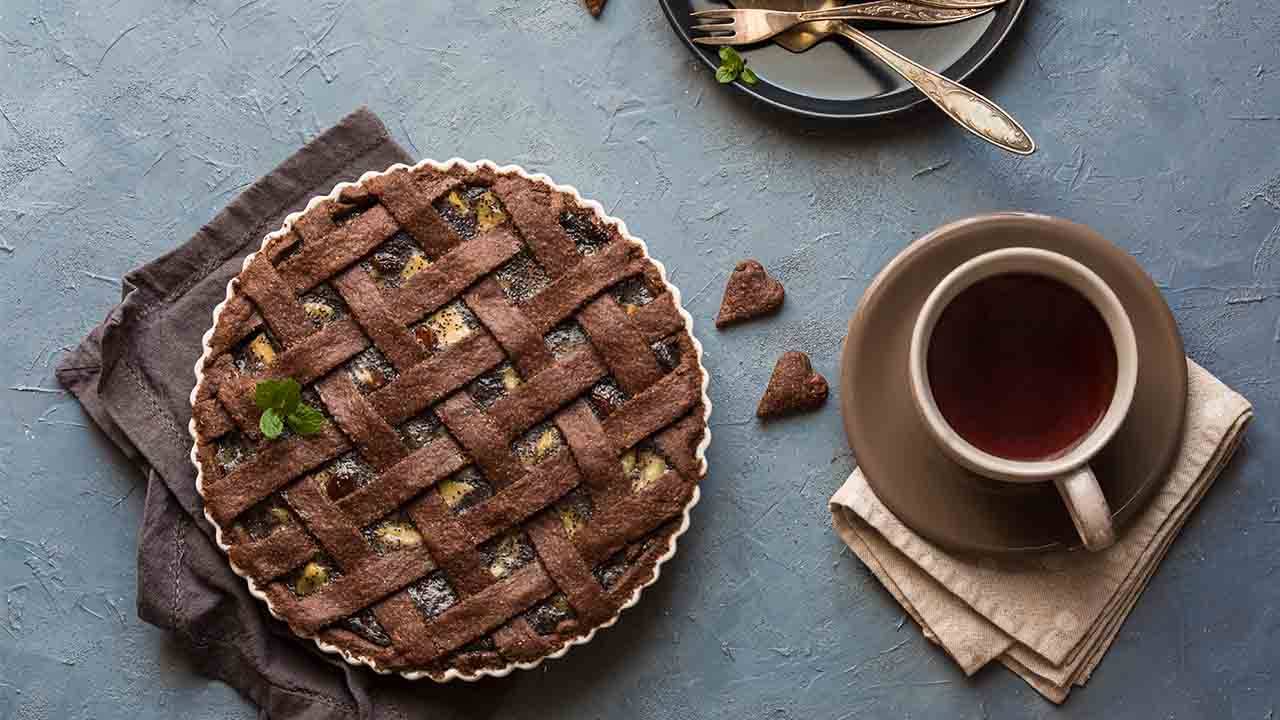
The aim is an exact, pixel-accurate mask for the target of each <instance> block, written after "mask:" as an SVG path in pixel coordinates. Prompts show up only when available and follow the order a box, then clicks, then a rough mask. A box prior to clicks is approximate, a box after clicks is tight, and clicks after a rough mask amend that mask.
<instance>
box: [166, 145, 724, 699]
mask: <svg viewBox="0 0 1280 720" xmlns="http://www.w3.org/2000/svg"><path fill="white" fill-rule="evenodd" d="M195 373H196V386H195V388H194V390H193V391H192V394H191V403H192V421H191V425H190V429H191V435H192V439H193V440H194V443H195V445H194V447H193V449H192V453H191V458H192V462H193V463H194V464H195V466H196V469H197V480H196V483H197V488H198V490H199V492H200V495H201V497H202V498H203V499H204V504H205V516H206V517H207V518H208V519H209V521H210V522H211V523H212V524H213V526H214V527H215V529H216V530H217V540H218V544H219V546H220V547H221V548H222V549H223V551H224V552H226V553H227V555H228V557H229V561H230V564H231V567H232V569H233V570H234V571H235V572H236V573H237V574H239V575H240V576H242V577H243V578H245V580H246V581H247V582H248V586H249V590H250V592H251V593H252V594H253V595H254V596H255V597H257V598H258V599H260V600H262V601H263V602H264V603H266V605H267V607H268V609H269V610H270V612H271V614H272V615H273V616H275V617H276V618H278V619H280V620H282V621H284V622H286V623H288V625H289V626H290V628H291V629H292V630H293V632H294V633H296V634H297V635H299V636H301V637H305V638H312V639H314V640H315V642H316V644H317V645H318V646H319V647H320V648H321V649H322V650H324V651H326V652H330V653H336V654H339V655H341V656H342V657H343V658H344V659H345V660H346V661H347V662H349V663H352V664H355V665H366V666H368V667H370V668H372V669H374V670H375V671H377V672H380V673H392V672H397V673H400V674H401V675H403V676H404V677H406V678H409V679H420V678H431V679H433V680H436V681H441V682H443V681H448V680H452V679H463V680H476V679H479V678H481V677H485V676H503V675H506V674H508V673H510V672H511V671H512V670H514V669H516V668H521V669H529V668H533V667H536V666H537V665H538V664H540V663H541V662H542V661H543V660H545V659H547V658H555V657H560V656H562V655H564V653H565V652H567V651H568V649H569V647H571V646H573V645H579V644H583V643H586V642H589V641H590V640H591V639H592V638H593V637H594V636H595V633H596V632H597V631H598V630H599V629H600V628H603V627H609V626H611V625H613V624H614V623H615V622H617V620H618V617H619V615H620V613H621V612H622V611H623V610H625V609H626V608H629V607H631V606H632V605H634V604H636V602H637V601H638V600H639V598H640V594H641V592H642V591H643V590H644V588H645V587H648V586H649V585H651V584H653V583H654V582H656V581H657V579H658V577H659V575H660V572H661V566H662V564H663V563H664V562H666V561H667V560H668V559H670V558H671V557H672V556H673V555H674V554H675V550H676V543H677V540H678V538H679V537H680V535H681V534H683V533H684V531H685V530H686V529H687V528H688V527H689V520H690V511H691V509H692V508H693V506H694V505H696V504H697V502H698V498H699V489H698V483H699V482H700V481H701V479H702V478H703V477H705V475H706V469H707V462H706V449H707V447H708V445H709V444H710V441H711V436H710V431H709V429H708V419H709V418H710V414H711V402H710V399H709V398H708V397H707V392H706V388H707V384H708V374H707V372H706V369H705V368H704V367H703V365H702V346H701V344H700V343H699V342H698V340H697V339H696V338H695V337H694V335H693V321H692V318H691V317H690V316H689V314H688V313H687V312H686V311H685V310H684V309H683V307H682V306H681V303H680V291H679V290H678V289H677V288H676V287H675V286H674V285H672V284H670V283H669V282H668V281H667V277H666V272H665V269H664V268H663V266H662V264H661V263H659V262H658V261H656V260H654V259H653V258H651V257H650V256H649V254H648V250H647V248H646V246H645V244H644V243H643V242H642V241H640V240H639V239H637V238H635V237H633V236H632V235H631V234H630V233H629V232H628V231H627V228H626V225H625V224H624V223H623V222H622V221H621V220H618V219H616V218H613V217H609V216H608V215H607V214H606V213H605V211H604V208H603V207H601V206H600V204H599V203H597V202H594V201H591V200H585V199H583V198H582V197H581V196H580V195H579V194H578V192H577V190H575V189H574V188H572V187H569V186H566V185H556V184H554V183H552V182H551V180H550V179H549V178H547V177H546V176H545V175H540V174H530V173H528V172H526V171H525V170H524V169H522V168H520V167H517V166H511V165H508V166H501V167H499V166H497V165H495V164H494V163H492V162H489V161H485V160H482V161H479V162H476V163H470V162H466V161H463V160H458V159H453V160H449V161H447V162H443V163H441V162H436V161H432V160H424V161H422V162H420V163H418V164H417V165H414V166H412V167H410V166H407V165H400V164H398V165H393V166H392V167H390V168H388V169H387V170H385V171H382V172H370V173H366V174H365V175H363V176H362V177H361V178H360V179H359V181H357V182H354V183H341V184H339V185H338V186H337V187H335V188H334V189H333V191H332V192H330V193H329V194H328V195H326V196H322V197H316V198H313V199H312V200H311V201H310V202H309V203H308V204H307V206H306V208H305V209H304V210H302V211H301V212H298V213H294V214H292V215H290V216H289V217H287V218H286V219H285V222H284V225H283V227H282V228H281V229H279V230H277V231H276V232H273V233H271V234H270V235H268V236H267V237H266V238H265V239H264V240H263V243H262V247H261V249H259V250H258V251H257V252H255V253H253V254H251V255H249V256H248V257H247V258H245V261H244V266H243V268H242V270H241V273H240V274H239V275H238V276H237V277H236V278H234V279H233V280H232V281H231V282H230V283H228V285H227V295H226V299H225V300H224V301H223V302H222V303H220V304H219V305H218V306H217V307H216V308H215V309H214V312H213V326H212V327H211V328H210V329H209V331H208V332H207V333H206V334H205V336H204V340H203V353H202V355H201V357H200V359H199V360H198V361H197V363H196V366H195ZM284 379H292V380H295V381H297V382H298V383H299V385H300V386H301V388H302V392H301V402H302V403H304V404H306V405H308V406H310V407H313V408H315V409H317V410H318V411H319V412H320V413H321V415H322V416H323V419H324V422H323V423H319V424H318V430H316V429H314V428H312V430H313V431H312V432H309V433H307V434H299V433H298V432H295V431H294V430H293V429H292V428H291V427H290V426H289V425H288V424H286V425H285V427H284V430H283V433H282V434H280V436H279V437H277V438H274V439H268V438H266V437H265V436H264V435H263V434H262V432H261V430H260V429H259V422H260V416H261V414H262V412H261V410H260V409H259V407H258V405H257V403H256V402H255V390H256V389H257V388H258V386H259V384H260V383H262V382H263V381H268V380H276V381H279V380H284ZM268 429H270V428H268Z"/></svg>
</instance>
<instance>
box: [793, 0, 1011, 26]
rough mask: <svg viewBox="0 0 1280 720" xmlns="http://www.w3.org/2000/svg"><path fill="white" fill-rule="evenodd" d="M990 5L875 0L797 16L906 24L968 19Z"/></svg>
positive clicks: (927, 23) (806, 19) (982, 11)
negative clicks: (932, 4)
mask: <svg viewBox="0 0 1280 720" xmlns="http://www.w3.org/2000/svg"><path fill="white" fill-rule="evenodd" d="M988 9H989V8H983V7H979V8H943V7H935V6H928V5H915V4H911V3H906V2H903V1H902V0H872V2H863V3H858V4H857V5H844V6H841V7H834V8H827V9H825V10H811V11H808V12H802V13H800V14H799V16H798V17H797V20H798V21H800V22H814V21H818V20H882V21H884V22H894V23H901V24H904V25H941V24H944V23H951V22H959V21H961V20H968V19H969V18H971V17H976V16H978V15H981V14H983V13H985V12H987V10H988Z"/></svg>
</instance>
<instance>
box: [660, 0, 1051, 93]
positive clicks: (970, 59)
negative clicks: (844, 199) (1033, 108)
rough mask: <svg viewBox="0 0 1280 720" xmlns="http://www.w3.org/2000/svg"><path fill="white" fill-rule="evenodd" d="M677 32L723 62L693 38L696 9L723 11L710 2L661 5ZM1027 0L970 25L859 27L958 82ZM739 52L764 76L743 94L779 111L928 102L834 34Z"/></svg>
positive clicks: (712, 63)
mask: <svg viewBox="0 0 1280 720" xmlns="http://www.w3.org/2000/svg"><path fill="white" fill-rule="evenodd" d="M658 3H659V4H660V5H661V6H662V11H663V12H665V13H666V15H667V20H669V21H670V22H671V27H672V28H673V29H674V30H675V31H676V34H677V35H679V36H680V39H682V40H684V43H685V44H686V45H688V46H689V49H690V50H692V51H693V53H694V55H697V56H698V57H699V58H700V59H701V60H702V61H703V62H704V63H706V65H707V67H709V68H711V69H712V70H713V71H714V69H715V68H716V67H718V66H719V64H720V58H719V57H718V56H717V48H714V47H704V46H702V45H695V44H694V43H693V40H692V39H691V36H690V34H689V26H690V24H691V23H690V20H691V18H690V16H689V14H690V13H691V12H694V11H697V10H707V9H710V8H715V7H725V5H724V4H723V3H714V2H709V0H658ZM1024 5H1026V0H1008V2H1006V3H1005V4H1003V5H1001V6H999V7H998V8H996V10H995V11H994V12H989V13H985V14H983V15H979V16H978V17H976V18H973V19H971V20H966V21H964V22H960V23H955V24H954V25H942V26H938V27H928V28H919V27H915V28H908V27H890V26H875V25H872V24H871V23H866V24H864V25H862V26H861V27H862V28H863V29H864V30H867V31H868V32H869V33H870V34H871V35H873V36H874V37H875V38H876V39H877V40H879V41H881V42H883V43H884V44H885V45H888V46H889V47H891V48H893V49H895V50H897V51H899V52H901V53H903V54H904V55H906V56H907V57H910V58H911V59H913V60H915V61H916V62H918V63H920V64H922V65H925V66H928V67H931V68H933V69H934V70H937V71H938V72H941V73H942V74H943V75H946V76H947V77H949V78H951V79H952V80H957V81H963V80H964V79H966V78H967V77H969V75H970V74H972V73H973V71H974V70H977V69H978V67H979V66H981V65H982V63H984V62H986V60H987V58H989V57H991V54H992V53H994V52H995V50H996V48H997V47H999V46H1000V43H1002V42H1004V39H1005V36H1006V35H1008V33H1009V30H1010V29H1011V28H1012V27H1013V24H1014V22H1016V21H1017V19H1018V16H1019V15H1020V14H1021V13H1022V8H1023V6H1024ZM738 52H740V53H741V54H742V56H743V57H744V58H746V59H747V63H748V65H750V66H751V69H752V70H754V71H755V73H756V75H758V76H760V82H759V83H758V84H756V85H754V86H750V85H746V84H744V83H742V82H736V83H734V85H736V86H737V87H738V89H739V90H742V91H743V92H745V93H747V94H748V95H751V96H752V97H755V98H758V99H760V100H763V101H764V102H767V103H769V104H770V105H773V106H775V107H779V108H782V109H783V110H789V111H791V112H795V113H799V114H801V115H810V116H814V117H826V118H866V117H876V116H878V115H888V114H890V113H896V112H901V111H902V110H906V109H907V108H910V107H911V106H913V105H916V104H918V103H921V102H924V101H925V97H924V95H922V94H920V91H919V90H916V89H915V88H913V87H911V86H910V85H909V84H907V82H906V81H905V80H903V79H902V78H901V77H898V75H897V74H895V73H893V72H891V71H889V70H887V69H884V68H882V67H881V66H880V65H879V63H878V62H876V61H874V60H871V59H869V58H866V57H864V56H863V55H862V53H861V51H860V50H858V49H856V48H853V47H850V46H849V45H848V43H847V41H845V40H841V39H839V38H836V37H830V38H827V39H826V40H825V41H823V42H821V43H818V44H817V45H815V46H813V48H811V49H810V50H808V51H807V52H804V53H793V52H791V51H789V50H786V49H784V48H782V47H781V46H779V45H775V44H773V43H762V44H759V45H752V46H749V47H740V48H738Z"/></svg>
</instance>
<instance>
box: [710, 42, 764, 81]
mask: <svg viewBox="0 0 1280 720" xmlns="http://www.w3.org/2000/svg"><path fill="white" fill-rule="evenodd" d="M716 80H718V81H719V82H720V83H721V84H724V85H727V84H729V83H731V82H733V81H734V80H741V81H742V82H744V83H746V84H748V85H755V84H756V83H758V82H760V78H758V77H756V74H755V73H754V72H752V71H751V68H749V67H747V61H746V60H745V59H743V57H742V56H741V55H739V54H738V51H737V50H734V49H733V48H731V47H729V46H728V45H725V46H724V47H721V48H720V67H718V68H716Z"/></svg>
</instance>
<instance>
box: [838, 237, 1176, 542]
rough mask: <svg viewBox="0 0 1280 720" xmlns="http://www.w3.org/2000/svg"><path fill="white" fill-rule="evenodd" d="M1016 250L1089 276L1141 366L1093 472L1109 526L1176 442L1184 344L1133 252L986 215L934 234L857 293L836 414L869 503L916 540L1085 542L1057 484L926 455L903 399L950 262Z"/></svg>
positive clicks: (926, 445) (1156, 477)
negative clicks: (1113, 299) (1003, 476)
mask: <svg viewBox="0 0 1280 720" xmlns="http://www.w3.org/2000/svg"><path fill="white" fill-rule="evenodd" d="M1011 246H1025V247H1036V248H1043V249H1046V250H1051V251H1054V252H1058V253H1061V254H1063V255H1066V256H1068V257H1071V258H1074V259H1075V260H1077V261H1079V262H1081V263H1083V264H1084V265H1086V266H1088V267H1089V268H1090V269H1092V270H1093V271H1094V272H1096V273H1097V274H1098V275H1099V276H1101V277H1102V279H1103V280H1104V281H1106V282H1107V284H1108V285H1110V286H1111V288H1112V289H1113V290H1114V291H1115V293H1116V295H1118V296H1119V298H1120V301H1121V302H1122V303H1123V304H1124V307H1125V310H1127V311H1128V313H1129V317H1130V319H1131V320H1132V321H1133V328H1134V331H1135V332H1136V334H1137V336H1138V356H1139V367H1138V389H1137V394H1136V395H1135V396H1134V400H1133V408H1132V410H1131V411H1130V413H1129V417H1128V419H1127V420H1126V421H1125V423H1124V425H1123V426H1122V427H1121V428H1120V431H1119V432H1118V433H1117V434H1116V436H1115V439H1114V440H1112V441H1111V443H1110V444H1109V445H1108V446H1107V447H1106V448H1104V449H1103V451H1102V452H1101V454H1099V455H1098V456H1097V458H1095V460H1094V461H1093V462H1092V463H1091V466H1092V467H1093V469H1094V471H1095V473H1096V474H1097V476H1098V481H1099V483H1101V485H1102V490H1103V493H1104V494H1105V495H1106V496H1107V502H1108V503H1109V504H1110V505H1111V509H1112V512H1113V514H1114V517H1115V522H1116V526H1117V528H1123V526H1124V525H1125V523H1126V522H1127V521H1128V520H1130V519H1131V518H1132V517H1133V516H1134V515H1135V514H1136V513H1137V511H1138V510H1139V509H1140V508H1142V507H1143V506H1144V505H1145V504H1146V503H1147V501H1148V500H1150V498H1151V495H1152V493H1153V492H1154V490H1155V489H1156V488H1157V487H1158V485H1159V482H1160V480H1162V479H1163V478H1164V477H1165V474H1166V472H1167V470H1168V468H1169V466H1170V464H1171V463H1172V462H1173V459H1174V456H1175V454H1176V452H1177V449H1178V443H1179V441H1180V440H1181V437H1182V423H1183V419H1184V417H1185V411H1186V402H1187V364H1186V357H1185V354H1184V351H1183V348H1182V338H1181V336H1180V335H1179V334H1178V327H1177V325H1176V324H1175V322H1174V319H1173V314H1172V313H1170V311H1169V306H1168V305H1167V304H1166V303H1165V301H1164V298H1163V297H1162V296H1161V295H1160V292H1159V291H1158V290H1157V289H1156V287H1155V284H1154V283H1153V282H1152V281H1151V278H1150V277H1148V276H1147V274H1146V273H1145V272H1143V270H1142V268H1141V267H1140V266H1139V265H1138V263H1137V262H1136V261H1135V260H1134V259H1133V258H1132V257H1130V256H1129V254H1128V253H1126V252H1124V251H1123V250H1121V249H1120V248H1118V247H1116V246H1115V245H1113V244H1111V243H1110V242H1108V241H1107V240H1106V239H1104V238H1103V237H1102V236H1100V235H1098V234H1097V233H1096V232H1094V231H1092V230H1090V229H1089V228H1086V227H1084V226H1083V225H1078V224H1075V223H1072V222H1068V221H1066V220H1061V219H1058V218H1051V217H1046V216H1043V215H1030V214H1023V213H1000V214H994V215H983V216H979V217H974V218H969V219H967V220H961V221H958V222H955V223H951V224H950V225H945V226H943V227H941V228H939V229H937V230H934V231H933V232H931V233H929V234H928V235H925V236H924V237H922V238H920V239H919V240H917V241H916V242H914V243H912V244H911V245H910V246H909V247H908V248H907V249H906V250H904V251H903V252H902V253H901V254H899V255H898V256H897V257H896V258H894V259H893V260H892V261H891V262H890V263H889V264H888V265H887V266H886V267H885V269H884V270H882V271H881V272H880V274H879V275H878V276H877V277H876V279H875V280H874V281H872V283H871V286H870V287H868V288H867V291H866V293H865V294H864V295H863V296H862V301H861V303H859V305H858V310H857V312H855V313H854V315H853V318H852V319H851V320H850V321H849V336H848V338H847V339H846V341H845V347H844V354H843V358H842V360H841V367H840V404H841V411H842V413H843V415H844V425H845V432H846V434H847V435H848V436H849V444H850V446H851V447H852V448H853V451H854V455H855V457H856V458H857V462H858V465H859V467H861V468H862V471H863V473H865V474H866V476H867V481H868V482H870V483H871V487H872V488H873V489H874V490H875V492H876V495H877V496H879V498H880V500H881V501H883V502H884V504H885V506H887V507H888V508H889V509H890V510H891V511H892V512H893V513H894V515H896V516H897V517H898V518H899V519H901V520H902V521H903V522H904V523H906V524H907V525H908V526H910V527H911V528H912V529H913V530H915V531H916V532H917V533H919V534H920V535H921V536H923V537H925V538H927V539H929V540H930V541H932V542H935V543H937V544H939V545H941V546H943V547H946V548H948V549H951V550H957V551H972V552H983V553H993V552H994V553H1009V552H1028V551H1037V550H1049V549H1054V548H1062V547H1075V546H1078V545H1079V544H1080V541H1079V539H1078V538H1077V536H1076V532H1075V530H1074V529H1073V528H1072V525H1071V519H1070V518H1069V517H1068V515H1067V511H1066V507H1065V506H1064V505H1063V503H1062V499H1061V498H1060V497H1059V496H1058V492H1057V490H1055V489H1054V486H1053V484H1052V483H1043V484H1037V485H1021V486H1011V485H1005V484H1001V483H996V482H994V481H991V480H987V479H985V478H982V477H980V476H978V475H975V474H973V473H971V472H969V471H968V470H966V469H964V468H962V467H960V466H959V465H956V464H955V463H953V462H951V461H950V460H949V459H947V458H946V456H944V455H943V454H942V451H941V450H939V449H938V448H937V446H935V445H934V443H933V441H932V440H931V439H930V436H929V433H928V431H927V430H926V429H925V427H924V424H923V422H922V421H921V420H920V418H919V416H918V415H917V413H916V409H915V406H914V405H913V403H912V400H911V391H910V387H909V384H908V380H907V351H908V348H909V346H910V343H911V331H912V328H913V326H914V325H915V320H916V315H917V314H918V313H919V310H920V306H921V305H923V304H924V301H925V298H926V297H927V296H928V295H929V292H930V291H931V290H932V289H933V287H934V286H935V285H936V284H937V283H938V282H939V281H941V280H942V278H943V277H944V276H946V275H947V273H949V272H950V271H951V270H952V269H953V268H955V267H956V266H957V265H959V264H961V263H963V262H965V261H966V260H969V259H970V258H972V257H975V256H977V255H980V254H982V253H985V252H989V251H991V250H996V249H998V248H1003V247H1011Z"/></svg>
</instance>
